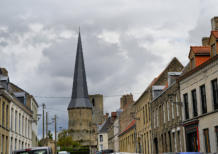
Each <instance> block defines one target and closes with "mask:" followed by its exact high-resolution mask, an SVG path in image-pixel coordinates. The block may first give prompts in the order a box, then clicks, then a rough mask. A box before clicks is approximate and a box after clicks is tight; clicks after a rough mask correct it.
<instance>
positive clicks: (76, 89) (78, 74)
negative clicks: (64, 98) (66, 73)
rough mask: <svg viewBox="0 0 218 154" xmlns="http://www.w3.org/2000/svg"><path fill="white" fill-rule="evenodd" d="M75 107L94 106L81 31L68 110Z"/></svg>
mask: <svg viewBox="0 0 218 154" xmlns="http://www.w3.org/2000/svg"><path fill="white" fill-rule="evenodd" d="M73 108H92V104H91V103H90V101H89V96H88V88H87V82H86V72H85V65H84V59H83V49H82V41H81V36H80V31H79V37H78V43H77V53H76V62H75V68H74V80H73V89H72V96H71V101H70V104H69V106H68V110H70V109H73Z"/></svg>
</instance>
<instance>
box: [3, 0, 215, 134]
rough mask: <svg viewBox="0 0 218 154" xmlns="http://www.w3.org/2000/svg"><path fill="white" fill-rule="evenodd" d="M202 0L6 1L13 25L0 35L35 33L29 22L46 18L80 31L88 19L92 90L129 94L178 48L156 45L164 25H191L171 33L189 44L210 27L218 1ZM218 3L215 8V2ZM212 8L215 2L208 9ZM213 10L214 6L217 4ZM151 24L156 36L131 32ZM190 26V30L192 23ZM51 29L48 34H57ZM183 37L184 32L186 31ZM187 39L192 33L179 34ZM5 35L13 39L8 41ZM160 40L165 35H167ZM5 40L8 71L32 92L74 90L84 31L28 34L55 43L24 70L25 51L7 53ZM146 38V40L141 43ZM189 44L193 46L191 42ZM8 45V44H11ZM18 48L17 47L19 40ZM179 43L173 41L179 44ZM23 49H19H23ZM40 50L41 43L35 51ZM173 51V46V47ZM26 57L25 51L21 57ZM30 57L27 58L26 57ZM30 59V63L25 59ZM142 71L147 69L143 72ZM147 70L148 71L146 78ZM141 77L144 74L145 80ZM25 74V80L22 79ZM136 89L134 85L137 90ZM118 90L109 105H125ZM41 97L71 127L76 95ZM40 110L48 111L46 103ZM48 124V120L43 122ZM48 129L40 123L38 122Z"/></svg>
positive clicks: (32, 41)
mask: <svg viewBox="0 0 218 154" xmlns="http://www.w3.org/2000/svg"><path fill="white" fill-rule="evenodd" d="M201 3H202V1H192V2H191V1H188V0H187V1H185V2H184V1H181V2H179V1H173V0H167V1H165V2H162V1H161V0H159V1H155V2H154V1H144V2H142V1H140V0H136V1H134V2H133V1H132V2H127V1H117V0H111V1H108V2H102V0H94V1H90V2H88V1H79V2H75V1H67V2H62V1H59V0H47V1H44V0H38V1H30V0H23V1H19V2H18V1H16V2H14V1H11V0H8V1H1V2H0V5H1V10H0V26H7V27H8V32H7V33H5V34H3V33H0V38H1V37H2V38H4V39H6V40H7V41H9V42H12V43H16V42H17V41H18V38H17V37H16V36H15V35H19V36H21V37H23V36H24V35H26V34H27V33H30V34H32V32H31V31H30V29H29V24H33V23H39V24H42V25H43V26H44V27H43V32H50V33H54V34H55V35H58V34H59V33H60V32H61V31H62V30H72V31H74V32H75V31H78V27H79V26H80V27H81V33H82V41H83V48H84V59H85V65H86V72H87V78H88V87H89V93H91V94H94V93H102V94H105V95H117V94H124V93H126V92H133V94H134V92H135V91H137V92H138V89H140V90H139V91H143V90H144V88H145V87H146V86H147V84H148V83H149V82H150V81H151V80H152V78H154V77H155V75H157V74H158V73H159V72H160V71H161V69H162V68H163V65H166V62H167V61H169V60H170V58H169V59H168V58H166V57H167V56H169V57H170V56H176V55H173V54H174V51H170V52H171V55H166V57H165V54H166V51H164V44H161V43H160V44H159V47H160V48H161V47H163V51H161V53H160V51H159V52H157V51H155V49H152V48H150V46H152V45H153V44H154V43H156V42H157V40H159V39H160V38H158V37H157V36H158V33H162V32H163V31H164V30H168V31H172V32H173V33H177V32H178V31H181V30H182V31H184V33H187V34H188V35H189V36H188V37H185V36H183V37H182V38H176V39H178V40H176V41H175V40H174V39H175V38H174V37H173V38H168V37H169V36H168V34H165V35H166V38H168V41H169V42H170V44H169V45H171V46H172V45H174V44H175V43H176V44H178V46H180V47H181V48H184V53H185V52H188V51H186V49H185V47H186V46H187V44H186V43H188V42H186V40H189V42H191V43H193V44H196V43H199V42H200V38H201V37H202V36H205V35H208V34H209V31H208V28H210V21H209V20H210V18H211V17H212V16H214V15H216V13H217V12H216V10H217V5H215V4H214V3H215V2H212V1H210V2H208V3H210V4H207V5H206V3H202V4H201ZM211 8H212V9H211ZM208 10H210V11H209V12H208ZM211 10H212V11H211ZM146 27H149V28H150V29H152V30H153V32H156V31H158V33H157V34H156V33H155V34H156V36H153V33H151V34H150V33H148V34H146V33H145V34H144V33H143V32H142V34H144V35H143V36H142V37H140V38H138V37H134V36H129V35H127V32H129V30H132V29H134V30H141V31H143V28H146ZM104 30H108V31H113V32H116V33H119V35H120V43H119V44H111V43H107V42H105V41H104V40H102V39H99V38H98V35H99V34H101V33H102V32H103V31H104ZM188 30H189V31H188ZM50 33H49V34H50ZM179 37H180V36H179ZM180 40H185V41H180ZM7 41H6V43H8V42H7ZM160 42H161V41H160ZM6 43H5V44H4V43H3V46H2V45H0V55H1V57H3V58H2V59H1V60H0V65H1V66H4V67H6V68H8V69H9V70H10V72H9V75H10V76H11V78H12V80H13V81H17V78H19V79H21V78H22V79H23V80H21V81H19V85H21V86H22V88H24V89H27V90H28V91H29V92H30V93H33V95H39V96H49V95H50V96H54V97H55V96H57V97H58V96H67V97H70V94H71V90H72V82H73V81H72V78H73V71H74V70H73V69H74V61H75V54H76V44H77V39H76V38H74V37H72V38H71V39H60V38H59V37H57V38H55V39H54V40H51V39H49V38H48V36H47V33H44V34H42V33H41V32H39V33H38V34H36V35H34V37H30V38H28V39H27V40H25V42H24V45H25V46H28V45H30V46H31V47H32V48H36V47H37V46H38V45H41V44H47V45H50V46H49V47H48V48H45V49H43V51H42V57H41V58H42V60H41V61H40V63H39V64H37V66H35V67H34V70H33V71H32V72H30V74H28V77H27V76H26V75H25V74H24V75H23V76H22V73H20V72H21V70H22V68H18V67H17V65H18V64H19V62H20V60H21V59H17V57H16V56H15V54H14V53H15V52H16V51H14V52H12V53H11V54H10V56H8V55H7V54H6V53H3V52H2V51H1V49H3V48H4V47H6V46H10V45H13V44H6ZM143 43H146V44H148V46H147V47H141V46H140V44H143ZM184 44H186V46H185V47H184ZM4 45H5V46H4ZM13 49H14V48H13ZM173 49H174V48H173ZM17 50H18V49H17ZM35 52H37V51H35ZM168 54H169V53H168ZM22 60H23V59H22ZM24 61H25V59H24ZM26 65H30V64H26ZM141 76H143V77H141ZM142 78H144V79H142ZM141 80H142V81H141ZM17 82H18V81H17ZM134 90H135V91H134ZM119 97H120V96H118V97H106V98H104V100H105V111H107V112H110V111H112V110H116V109H117V108H118V107H119ZM36 99H37V100H38V102H39V104H42V103H46V104H47V110H48V111H49V112H51V115H52V114H55V113H56V114H58V117H59V119H60V121H59V122H60V125H61V126H63V127H65V128H66V127H67V112H66V108H67V105H68V103H69V98H59V99H58V98H42V97H37V98H36ZM39 109H40V112H41V108H39ZM39 124H41V121H40V123H39ZM39 130H41V125H40V127H39Z"/></svg>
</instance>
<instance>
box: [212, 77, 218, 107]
mask: <svg viewBox="0 0 218 154" xmlns="http://www.w3.org/2000/svg"><path fill="white" fill-rule="evenodd" d="M211 83H212V91H213V103H214V110H216V109H218V86H217V79H215V80H212V82H211Z"/></svg>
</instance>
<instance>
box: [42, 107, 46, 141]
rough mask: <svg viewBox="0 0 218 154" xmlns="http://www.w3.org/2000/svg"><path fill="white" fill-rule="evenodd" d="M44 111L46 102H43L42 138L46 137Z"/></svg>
mask: <svg viewBox="0 0 218 154" xmlns="http://www.w3.org/2000/svg"><path fill="white" fill-rule="evenodd" d="M44 112H45V104H42V138H43V139H44V138H45V130H44V129H45V126H44V123H45V116H44Z"/></svg>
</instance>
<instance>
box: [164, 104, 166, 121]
mask: <svg viewBox="0 0 218 154" xmlns="http://www.w3.org/2000/svg"><path fill="white" fill-rule="evenodd" d="M165 114H166V113H165V104H163V122H164V123H165V122H166V115H165Z"/></svg>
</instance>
